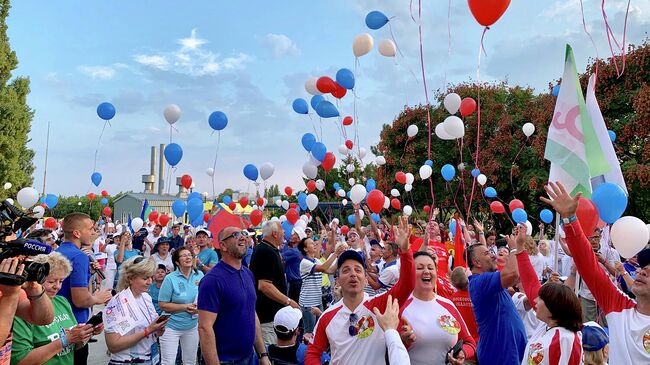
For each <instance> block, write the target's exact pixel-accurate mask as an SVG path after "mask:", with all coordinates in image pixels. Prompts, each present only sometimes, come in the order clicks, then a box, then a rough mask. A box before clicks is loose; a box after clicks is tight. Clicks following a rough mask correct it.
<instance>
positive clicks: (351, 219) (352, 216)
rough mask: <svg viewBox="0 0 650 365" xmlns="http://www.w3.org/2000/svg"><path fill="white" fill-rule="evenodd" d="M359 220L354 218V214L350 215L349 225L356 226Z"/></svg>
mask: <svg viewBox="0 0 650 365" xmlns="http://www.w3.org/2000/svg"><path fill="white" fill-rule="evenodd" d="M356 221H357V219H356V218H355V217H354V214H350V215H349V216H348V223H350V224H352V225H354V224H355V223H356Z"/></svg>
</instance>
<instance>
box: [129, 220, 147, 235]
mask: <svg viewBox="0 0 650 365" xmlns="http://www.w3.org/2000/svg"><path fill="white" fill-rule="evenodd" d="M143 225H144V221H143V220H142V218H133V219H132V220H131V228H133V232H137V231H139V230H140V228H142V226H143Z"/></svg>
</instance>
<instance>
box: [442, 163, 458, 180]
mask: <svg viewBox="0 0 650 365" xmlns="http://www.w3.org/2000/svg"><path fill="white" fill-rule="evenodd" d="M440 173H441V174H442V177H443V178H444V179H445V180H446V181H451V180H452V179H453V178H454V176H456V168H454V166H452V165H450V164H446V165H444V166H443V167H442V169H440Z"/></svg>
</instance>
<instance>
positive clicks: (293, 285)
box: [282, 227, 307, 302]
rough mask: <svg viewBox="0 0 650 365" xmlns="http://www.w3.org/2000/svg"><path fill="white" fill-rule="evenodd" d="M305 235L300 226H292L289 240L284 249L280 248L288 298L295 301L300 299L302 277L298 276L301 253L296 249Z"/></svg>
mask: <svg viewBox="0 0 650 365" xmlns="http://www.w3.org/2000/svg"><path fill="white" fill-rule="evenodd" d="M306 237H307V235H306V234H305V230H304V229H303V228H302V227H293V230H292V231H291V237H290V238H289V242H287V245H286V246H285V248H284V250H282V260H283V261H284V273H285V274H286V276H287V283H288V284H289V298H291V299H293V300H294V301H296V302H298V300H299V299H300V288H302V279H301V278H300V261H302V254H301V253H300V251H299V250H298V243H300V240H302V239H303V238H306Z"/></svg>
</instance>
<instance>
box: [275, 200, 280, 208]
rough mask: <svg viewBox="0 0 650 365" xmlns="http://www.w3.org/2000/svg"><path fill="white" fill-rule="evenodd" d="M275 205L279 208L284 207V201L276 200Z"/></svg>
mask: <svg viewBox="0 0 650 365" xmlns="http://www.w3.org/2000/svg"><path fill="white" fill-rule="evenodd" d="M275 205H277V206H278V207H281V206H282V199H278V200H276V201H275Z"/></svg>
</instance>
